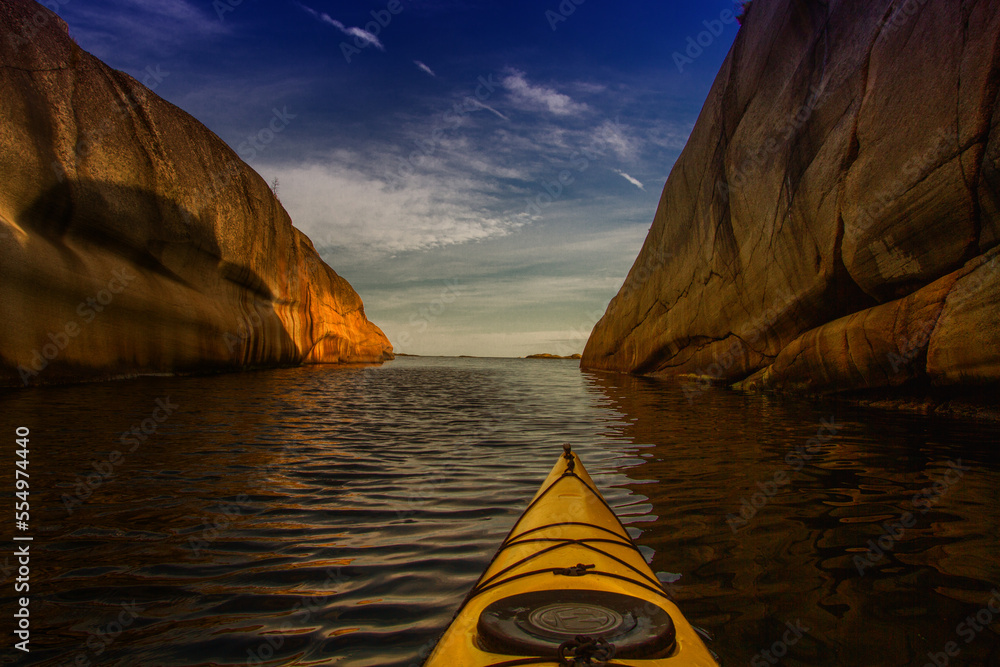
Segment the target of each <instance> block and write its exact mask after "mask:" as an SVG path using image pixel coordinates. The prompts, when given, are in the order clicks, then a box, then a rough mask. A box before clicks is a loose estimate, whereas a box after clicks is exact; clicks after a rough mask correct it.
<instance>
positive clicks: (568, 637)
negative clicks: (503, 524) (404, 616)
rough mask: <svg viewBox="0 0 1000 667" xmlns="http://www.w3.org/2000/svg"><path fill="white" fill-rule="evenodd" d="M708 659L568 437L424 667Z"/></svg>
mask: <svg viewBox="0 0 1000 667" xmlns="http://www.w3.org/2000/svg"><path fill="white" fill-rule="evenodd" d="M518 665H538V666H541V667H559V666H560V665H562V666H564V667H581V666H583V665H591V666H593V667H598V666H602V665H606V666H608V667H612V666H618V667H626V666H629V667H654V666H655V667H717V663H716V662H715V660H714V659H713V658H712V655H711V653H710V652H709V651H708V649H707V648H706V647H705V644H704V643H703V642H702V641H701V638H700V637H699V636H698V634H697V633H696V632H695V630H694V628H692V627H691V624H690V623H688V622H687V620H686V619H685V618H684V616H683V615H681V612H680V610H679V609H678V608H677V606H676V605H675V604H674V603H673V602H671V601H670V599H669V598H668V597H667V593H666V591H665V590H664V589H663V586H662V585H661V584H660V582H659V580H658V579H657V578H656V575H655V574H654V573H653V571H652V570H651V569H650V568H649V565H647V564H646V560H645V559H644V558H643V557H642V554H641V553H639V549H638V548H637V547H636V545H635V542H633V541H632V538H631V537H630V536H629V534H628V532H627V531H626V530H625V527H624V526H623V525H622V523H621V521H620V520H619V519H618V517H617V516H616V515H615V513H614V511H613V510H612V509H611V508H610V507H609V506H608V503H607V501H605V500H604V498H603V497H602V496H601V494H600V493H599V492H598V491H597V487H596V486H595V485H594V481H593V480H592V479H591V478H590V475H588V474H587V471H586V470H585V469H584V467H583V464H582V463H581V462H580V459H579V458H578V457H577V456H576V454H574V453H573V452H572V450H571V448H570V446H569V445H566V446H565V453H564V454H563V456H561V457H560V459H559V461H558V462H557V463H556V465H555V467H553V468H552V472H550V473H549V476H548V477H547V478H546V479H545V482H544V483H543V484H542V487H541V489H539V491H538V493H536V494H535V497H534V498H533V499H532V501H531V503H530V504H529V505H528V509H526V510H525V511H524V514H522V515H521V518H519V519H518V520H517V522H516V523H515V524H514V527H513V528H512V529H511V531H510V534H508V535H507V538H506V539H505V540H504V541H503V544H501V545H500V549H499V550H498V551H497V553H496V555H495V556H494V557H493V561H492V562H491V563H490V565H489V567H487V568H486V571H485V572H484V573H483V575H482V576H481V577H480V578H479V581H478V582H477V583H476V585H475V586H474V587H473V589H472V591H470V592H469V595H468V597H466V599H465V601H464V602H463V603H462V606H461V607H460V608H459V610H458V613H457V614H456V615H455V619H454V620H453V621H452V623H451V625H450V626H449V627H448V629H447V630H446V631H445V633H444V635H443V636H442V637H441V640H440V641H439V642H438V644H437V646H436V647H435V649H434V651H433V652H432V653H431V654H430V656H429V657H428V658H427V661H426V662H425V663H424V667H515V666H518Z"/></svg>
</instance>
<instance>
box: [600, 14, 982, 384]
mask: <svg viewBox="0 0 1000 667" xmlns="http://www.w3.org/2000/svg"><path fill="white" fill-rule="evenodd" d="M998 69H1000V2H998V1H997V0H982V1H978V2H977V1H961V2H959V1H956V2H944V1H939V0H923V1H917V0H913V1H911V2H906V3H903V2H893V1H891V0H874V1H868V0H848V1H842V2H806V1H804V0H756V1H755V2H754V3H753V6H752V7H751V9H750V11H749V14H748V16H747V17H746V21H745V22H744V25H743V27H742V28H741V30H740V33H739V35H738V37H737V39H736V42H735V44H734V45H733V48H732V50H731V52H730V53H729V56H728V57H727V58H726V61H725V63H724V64H723V66H722V70H721V71H720V72H719V75H718V77H717V79H716V81H715V83H714V85H713V88H712V90H711V92H710V94H709V96H708V100H707V101H706V103H705V106H704V109H703V110H702V112H701V115H700V117H699V118H698V121H697V123H696V125H695V128H694V130H693V132H692V134H691V137H690V140H689V141H688V144H687V146H686V147H685V149H684V151H683V153H682V154H681V156H680V158H679V159H678V161H677V163H676V164H675V165H674V168H673V170H672V172H671V174H670V177H669V179H668V180H667V184H666V186H665V188H664V190H663V195H662V198H661V200H660V204H659V207H658V209H657V211H656V215H655V218H654V221H653V226H652V228H651V230H650V232H649V235H648V237H647V238H646V242H645V245H644V246H643V248H642V251H641V252H640V254H639V257H638V259H637V260H636V262H635V265H634V266H633V268H632V271H631V273H630V274H629V277H628V278H627V279H626V282H625V284H624V286H623V287H622V289H621V291H620V292H619V294H618V295H617V296H616V297H615V298H614V300H612V302H611V304H610V305H609V307H608V310H607V312H606V314H605V315H604V317H603V319H602V320H601V321H600V322H599V323H598V324H597V326H596V327H595V328H594V331H593V333H592V335H591V337H590V340H589V341H588V344H587V348H586V350H585V352H584V356H583V366H584V367H585V368H591V369H599V370H610V371H621V372H630V373H644V374H657V375H673V376H680V375H695V376H698V377H699V378H701V379H702V380H706V381H707V380H712V381H718V382H724V383H733V382H737V381H740V380H743V381H744V382H743V383H742V384H741V385H740V386H742V387H745V388H784V389H795V390H809V391H818V392H825V391H839V390H850V389H860V388H875V387H894V386H898V385H901V384H904V383H905V382H907V381H908V380H914V379H921V380H923V381H929V382H932V383H934V384H938V385H969V384H978V383H993V382H997V381H998V380H1000V345H998V343H1000V308H998V307H1000V289H998V287H1000V285H998V269H1000V259H998V258H997V254H996V252H995V251H993V250H992V249H993V248H994V247H995V246H996V245H997V240H998V236H1000V213H998V197H1000V171H998V170H1000V144H998V136H997V135H998V131H1000V126H998V121H1000V107H998V106H997V89H998V85H1000V75H998Z"/></svg>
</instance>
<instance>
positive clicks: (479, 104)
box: [468, 97, 510, 120]
mask: <svg viewBox="0 0 1000 667" xmlns="http://www.w3.org/2000/svg"><path fill="white" fill-rule="evenodd" d="M468 101H469V102H471V103H472V104H473V106H477V107H479V108H480V109H484V110H486V111H489V112H491V113H493V114H495V115H496V116H498V117H500V118H502V119H504V120H510V118H508V117H507V116H505V115H503V114H502V113H500V112H499V111H497V110H496V109H494V108H493V107H491V106H490V105H489V104H485V103H483V102H480V101H479V100H477V99H476V98H475V97H470V98H468Z"/></svg>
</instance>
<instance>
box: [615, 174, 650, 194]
mask: <svg viewBox="0 0 1000 667" xmlns="http://www.w3.org/2000/svg"><path fill="white" fill-rule="evenodd" d="M615 173H616V174H618V175H619V176H621V177H622V178H624V179H625V180H626V181H628V182H629V183H631V184H632V185H634V186H635V187H637V188H639V189H640V190H642V191H643V192H645V191H646V186H644V185H643V184H642V181H640V180H639V179H638V178H636V177H634V176H629V175H628V174H626V173H625V172H624V171H622V170H621V169H615Z"/></svg>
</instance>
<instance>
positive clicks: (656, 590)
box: [466, 567, 670, 603]
mask: <svg viewBox="0 0 1000 667" xmlns="http://www.w3.org/2000/svg"><path fill="white" fill-rule="evenodd" d="M561 569H563V568H561V567H548V568H545V569H542V570H532V571H531V572H522V573H520V574H515V575H514V576H512V577H507V578H506V579H504V580H502V581H497V582H494V583H492V584H489V585H487V586H484V587H482V588H480V589H478V590H474V591H472V593H471V594H470V595H469V597H468V599H467V600H466V603H468V602H469V601H470V600H472V599H474V598H476V597H477V596H479V595H482V594H483V593H485V592H486V591H489V590H493V589H494V588H497V587H498V586H503V585H504V584H509V583H510V582H512V581H516V580H518V579H524V578H525V577H532V576H535V575H537V574H546V573H549V572H554V571H555V570H561ZM587 576H602V577H611V578H612V579H619V580H621V581H625V582H628V583H630V584H634V585H636V586H639V587H641V588H645V589H646V590H648V591H650V592H652V593H656V594H657V595H659V596H660V597H663V598H664V599H667V600H669V599H670V598H668V597H667V596H666V594H665V593H664V591H663V589H662V588H654V587H653V586H650V585H649V584H647V583H644V582H642V581H636V580H635V579H630V578H629V577H626V576H624V575H621V574H615V573H614V572H603V571H600V570H592V571H589V572H587Z"/></svg>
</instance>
